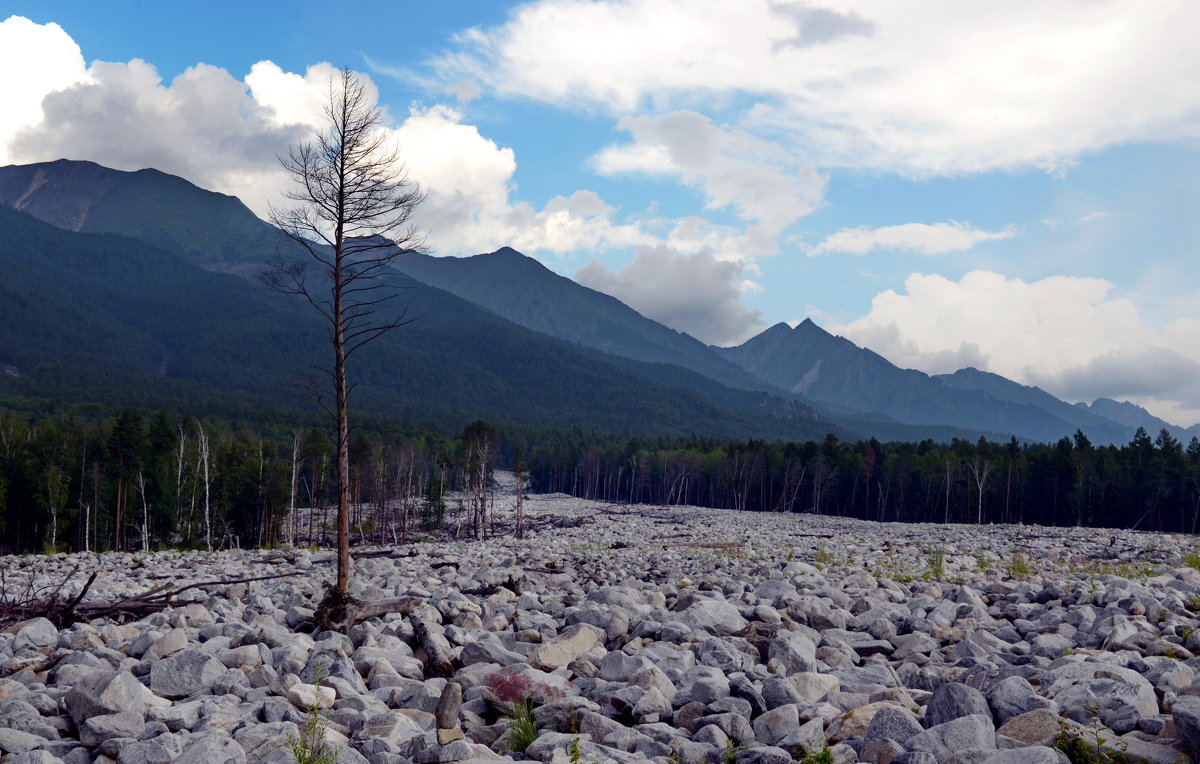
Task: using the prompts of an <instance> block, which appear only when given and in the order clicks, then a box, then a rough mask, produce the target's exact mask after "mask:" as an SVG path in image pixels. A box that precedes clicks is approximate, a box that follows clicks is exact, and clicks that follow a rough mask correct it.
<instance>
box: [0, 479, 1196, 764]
mask: <svg viewBox="0 0 1200 764" xmlns="http://www.w3.org/2000/svg"><path fill="white" fill-rule="evenodd" d="M508 511H509V510H508V509H507V508H504V509H503V510H502V514H506V513H507V512H508ZM528 512H529V524H530V525H529V528H530V530H529V533H528V534H527V537H526V538H525V539H523V540H517V539H515V538H513V537H512V536H511V535H507V534H501V535H497V536H496V537H494V538H490V539H487V540H483V541H475V540H452V539H447V538H432V539H428V540H423V541H418V542H416V543H413V544H411V545H407V546H403V547H395V548H388V549H375V548H371V549H363V550H358V551H361V552H364V553H365V555H364V557H363V558H361V559H358V560H356V561H355V564H354V581H353V585H352V593H353V594H355V595H356V596H357V597H359V598H362V599H364V600H377V599H383V598H393V597H403V596H410V597H416V598H418V601H419V603H420V604H419V605H418V606H417V607H415V608H412V609H409V610H408V611H407V612H405V613H392V614H389V615H386V616H384V617H381V618H372V619H369V620H367V621H363V622H361V623H359V624H358V625H357V626H355V627H354V628H353V629H351V630H350V632H349V634H346V635H342V634H337V633H322V632H314V629H313V624H312V617H313V608H314V607H315V605H316V603H317V602H318V601H319V600H320V599H321V597H322V595H323V587H324V584H325V582H326V581H329V580H331V578H332V576H333V574H334V569H335V566H334V557H333V554H332V553H331V552H328V551H316V552H313V551H309V550H304V549H284V550H252V551H228V552H220V553H214V554H205V553H197V552H186V553H185V552H162V553H153V554H102V555H95V554H92V555H57V556H54V557H42V558H34V557H24V558H16V557H8V558H3V559H0V571H2V572H3V585H4V592H5V593H6V594H7V596H9V597H10V599H11V598H12V597H14V596H16V594H17V593H19V592H20V591H29V590H31V589H30V587H32V590H36V589H44V588H45V587H54V586H57V583H58V582H61V581H62V580H63V578H64V577H65V576H66V574H67V573H69V572H70V571H72V570H76V569H77V568H78V571H79V572H78V573H77V574H76V575H75V576H73V577H72V578H71V579H70V581H69V582H68V583H67V585H66V586H64V587H63V592H62V594H63V595H65V596H70V595H71V594H72V593H73V592H78V591H79V589H80V588H81V587H82V585H83V582H84V580H85V579H86V576H87V574H88V573H89V572H91V571H93V570H94V571H97V572H98V576H97V579H96V582H95V583H94V584H93V586H92V587H91V589H90V590H89V591H88V593H87V599H86V601H88V602H112V601H116V600H119V599H121V598H124V597H130V596H133V595H136V594H139V593H143V592H146V591H148V590H150V589H153V588H154V587H159V586H164V585H174V586H180V585H186V584H190V583H195V582H202V581H213V580H230V579H237V578H252V577H262V576H270V575H276V574H289V575H287V576H286V577H283V578H276V579H270V580H263V581H256V582H251V583H239V584H232V585H223V584H216V585H210V586H204V587H198V588H194V589H190V590H188V591H186V592H184V593H183V594H182V595H180V599H179V601H178V602H177V603H176V606H175V607H174V608H171V609H167V610H163V611H161V612H157V613H153V614H150V615H147V616H145V617H142V618H140V619H138V620H129V619H128V618H126V619H121V620H116V619H95V620H93V621H91V622H80V623H76V624H74V625H72V626H70V627H69V628H66V629H62V630H59V629H57V628H56V627H55V626H54V625H53V624H52V623H51V622H50V621H48V620H46V619H44V618H37V619H32V620H26V621H23V622H19V623H15V624H12V625H10V626H9V627H8V628H7V629H5V630H4V631H3V632H0V677H3V678H0V751H3V752H4V758H3V761H5V762H14V763H20V764H32V763H33V762H38V763H40V764H50V763H51V762H71V763H72V764H75V763H78V764H83V763H84V762H103V763H104V764H108V763H110V762H118V763H120V764H134V763H137V764H142V763H144V762H170V761H174V762H188V763H189V764H213V763H218V764H219V763H221V762H292V761H293V760H294V756H293V752H292V747H293V745H292V743H295V742H296V741H298V740H299V739H300V738H301V737H302V734H303V730H304V728H305V725H306V724H308V725H309V726H310V729H312V728H313V725H314V724H315V729H316V730H317V731H318V733H319V734H320V735H323V738H324V741H325V742H326V744H327V745H328V747H329V750H331V751H332V752H334V753H336V755H337V761H339V762H343V764H354V763H356V762H364V761H366V762H371V764H401V763H405V762H418V763H419V764H430V763H434V762H451V761H485V760H499V759H501V758H510V759H518V760H526V759H532V760H537V761H543V762H556V763H561V764H591V763H592V762H594V763H596V764H609V763H610V762H617V763H619V764H624V763H625V762H635V761H653V762H657V763H658V764H700V763H701V762H707V764H725V763H726V762H728V763H729V764H775V762H781V763H782V762H788V761H803V762H809V763H810V764H817V763H818V762H825V763H828V762H845V763H852V762H872V763H880V764H886V763H887V762H891V763H892V764H934V763H935V762H937V763H941V764H949V763H950V762H955V763H962V764H967V763H968V762H989V763H990V764H1001V763H1009V762H1060V761H1063V762H1065V761H1068V760H1069V759H1068V757H1067V755H1066V754H1065V753H1063V751H1064V750H1065V751H1069V752H1070V753H1071V759H1070V760H1073V761H1116V760H1124V761H1148V762H1155V763H1158V762H1162V763H1163V764H1167V763H1169V762H1186V761H1190V760H1192V759H1191V758H1190V756H1191V755H1194V754H1196V753H1200V674H1198V669H1200V658H1197V657H1196V656H1197V655H1198V654H1200V628H1198V627H1200V570H1198V569H1197V567H1200V555H1198V554H1197V552H1198V551H1200V544H1198V543H1197V539H1194V538H1192V537H1184V536H1165V535H1158V534H1143V533H1136V532H1131V531H1113V530H1103V529H1101V530H1097V529H1082V528H1069V529H1049V528H1041V527H1037V526H1020V525H1014V526H983V527H977V526H964V525H954V526H941V525H901V524H882V523H868V522H862V521H856V520H846V519H840V518H829V517H814V516H811V515H770V514H753V513H739V512H733V511H721V510H708V509H699V508H692V507H670V508H660V507H624V506H611V505H606V504H601V503H598V502H586V501H581V500H577V499H570V498H567V497H563V496H533V497H531V498H530V501H529V502H528ZM367 555H369V556H367ZM72 587H73V588H72ZM438 656H441V657H442V658H443V659H444V660H446V661H448V663H444V664H442V665H441V666H440V669H441V670H440V671H439V666H438V665H437V661H436V658H437V657H438ZM439 673H440V674H449V676H443V675H439ZM316 709H319V710H316ZM522 710H524V711H527V712H530V713H528V714H523V713H521V712H522ZM530 722H532V723H531V724H530ZM1119 757H1124V758H1119Z"/></svg>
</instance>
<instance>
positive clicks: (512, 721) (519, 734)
mask: <svg viewBox="0 0 1200 764" xmlns="http://www.w3.org/2000/svg"><path fill="white" fill-rule="evenodd" d="M504 715H505V716H507V717H508V738H509V741H510V742H511V743H512V749H513V750H514V751H516V752H518V753H525V749H526V748H528V747H529V746H530V744H531V743H533V741H534V740H537V737H538V731H537V725H536V724H534V721H533V701H531V700H530V699H529V698H525V699H524V700H519V701H514V702H512V703H509V704H508V706H507V708H506V709H505V711H504Z"/></svg>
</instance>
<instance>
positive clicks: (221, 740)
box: [174, 663, 246, 764]
mask: <svg viewBox="0 0 1200 764" xmlns="http://www.w3.org/2000/svg"><path fill="white" fill-rule="evenodd" d="M217 665H220V664H219V663H218V664H217ZM174 764H246V752H245V751H244V750H242V747H241V746H240V745H238V744H237V743H235V742H234V741H233V739H232V738H228V737H220V736H217V735H204V736H201V737H199V738H196V739H193V740H192V742H190V743H188V745H186V746H185V747H184V749H183V751H181V752H180V754H179V756H178V757H177V758H176V759H175V762H174Z"/></svg>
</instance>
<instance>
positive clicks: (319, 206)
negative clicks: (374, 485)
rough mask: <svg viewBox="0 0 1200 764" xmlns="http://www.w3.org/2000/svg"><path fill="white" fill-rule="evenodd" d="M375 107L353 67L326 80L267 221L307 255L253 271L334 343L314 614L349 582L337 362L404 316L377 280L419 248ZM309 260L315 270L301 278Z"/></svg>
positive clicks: (411, 192)
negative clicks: (311, 129) (321, 324)
mask: <svg viewBox="0 0 1200 764" xmlns="http://www.w3.org/2000/svg"><path fill="white" fill-rule="evenodd" d="M382 121H383V111H382V109H380V108H379V107H378V106H376V105H375V104H374V103H373V102H372V95H371V92H370V90H369V89H368V88H367V87H366V86H365V84H364V82H363V81H362V79H361V78H360V77H359V75H357V74H355V73H354V72H352V71H350V70H349V69H343V70H342V71H341V73H340V76H338V77H337V78H335V79H333V80H332V81H331V82H330V84H329V95H328V100H327V102H326V104H325V113H324V127H323V129H322V130H321V131H320V132H319V133H318V134H317V136H316V137H315V140H313V141H312V142H308V143H303V144H300V145H298V146H293V147H292V148H291V149H290V150H289V151H288V154H287V156H286V157H280V163H281V164H282V165H283V168H284V170H286V171H287V173H288V174H289V175H291V177H292V180H293V181H294V182H295V190H293V191H292V192H291V193H289V194H288V198H289V199H291V200H292V201H294V202H296V203H297V206H295V207H290V208H287V209H272V211H271V221H272V222H273V223H274V224H275V225H277V226H278V227H279V228H280V230H282V231H283V233H284V234H286V235H287V237H288V238H289V239H290V240H291V241H292V242H293V243H294V244H295V245H298V246H299V248H300V249H302V250H303V251H304V252H305V253H306V255H307V256H302V257H301V258H299V259H288V258H287V257H286V256H285V257H281V258H279V259H278V260H276V261H275V263H274V264H273V265H272V267H271V268H270V269H268V270H267V271H266V272H265V273H264V274H263V276H262V279H263V281H264V282H265V283H266V284H267V285H268V286H271V287H273V288H275V289H277V290H279V291H281V292H284V293H287V294H294V295H299V296H302V297H304V298H305V299H306V300H307V301H308V303H309V305H311V306H312V307H313V308H314V309H315V310H316V311H317V313H319V314H320V315H321V317H322V318H323V319H324V320H325V322H326V324H327V328H328V330H329V339H330V343H331V345H332V350H333V364H332V367H331V368H329V369H328V373H329V380H328V384H326V385H321V386H319V387H318V388H317V392H318V402H319V403H320V405H321V406H322V407H323V408H324V409H325V410H326V411H327V412H328V413H329V414H330V416H331V417H332V419H333V422H334V430H335V432H336V437H335V438H334V442H335V445H336V450H337V458H336V471H337V493H338V499H337V523H338V531H337V547H338V570H337V579H336V583H335V584H334V586H333V587H332V588H331V589H330V591H329V596H327V597H326V599H325V601H324V602H323V603H322V605H321V607H320V608H319V610H320V613H319V614H318V615H319V616H320V617H321V618H324V619H326V621H327V622H332V621H329V620H328V617H329V616H330V615H332V616H333V618H332V620H333V621H341V620H343V619H342V618H341V616H340V615H339V613H341V611H342V610H344V608H345V605H346V603H347V601H348V596H349V595H348V591H349V586H350V419H349V403H348V398H349V387H348V385H347V382H346V364H347V362H348V361H349V359H350V357H351V356H352V355H353V354H354V353H355V352H356V351H358V350H359V349H360V348H362V347H363V346H364V345H366V344H367V343H369V342H371V341H372V340H374V339H377V338H378V337H380V336H381V335H383V334H384V333H386V332H388V331H390V330H392V329H395V328H397V327H399V326H402V325H404V324H406V323H409V322H410V320H411V319H407V318H406V313H405V312H404V311H398V312H393V313H390V314H383V313H381V306H382V305H383V303H385V302H386V301H388V300H389V299H390V298H392V297H393V296H395V290H394V289H388V290H385V289H384V288H385V287H387V286H388V285H387V284H386V282H384V281H383V280H382V278H381V277H382V276H384V275H385V274H386V273H387V272H388V270H389V266H390V265H391V264H392V261H394V260H395V259H396V258H397V257H399V256H400V255H401V254H404V253H405V252H410V251H413V250H419V249H423V248H424V239H423V237H421V236H420V235H419V234H418V233H417V230H416V228H415V227H414V226H412V225H411V224H410V222H409V218H410V217H411V215H412V213H413V211H414V210H415V209H416V208H417V206H418V205H419V204H420V203H421V201H422V200H423V199H424V198H425V197H424V194H422V192H421V191H420V189H418V188H417V187H416V185H415V184H413V183H412V182H411V181H409V180H408V176H407V174H406V173H405V171H404V169H403V166H402V165H401V164H400V162H399V157H398V155H397V152H396V150H395V148H393V147H391V146H390V141H391V137H390V134H389V132H388V131H386V130H384V129H383V128H382ZM308 266H315V267H316V269H317V271H318V272H319V278H318V279H317V280H316V281H310V280H309V276H308Z"/></svg>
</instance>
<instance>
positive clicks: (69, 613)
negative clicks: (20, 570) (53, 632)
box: [0, 565, 96, 628]
mask: <svg viewBox="0 0 1200 764" xmlns="http://www.w3.org/2000/svg"><path fill="white" fill-rule="evenodd" d="M78 572H79V566H78V565H77V566H75V568H74V569H73V570H71V572H70V573H68V574H67V575H66V576H65V577H63V579H62V581H60V582H59V583H58V585H57V586H44V587H36V586H35V585H34V582H35V580H36V572H35V571H30V573H29V577H28V580H27V581H26V582H25V585H24V587H23V588H22V589H21V591H20V592H15V593H12V594H10V593H9V579H8V576H7V573H6V571H3V570H0V627H4V628H6V627H8V626H11V625H12V624H14V623H18V622H20V621H27V620H29V619H31V618H38V617H43V618H48V619H49V620H50V621H51V622H52V623H54V625H55V626H57V627H59V628H62V627H63V625H64V624H70V623H74V621H75V620H76V619H75V613H76V608H78V607H79V603H80V602H82V601H83V598H84V596H85V595H86V594H87V592H88V589H90V588H91V586H92V583H93V582H94V581H95V580H96V572H95V571H93V572H92V575H91V576H89V577H88V580H87V583H85V584H84V585H83V588H82V589H80V590H79V593H78V594H77V595H75V596H74V597H72V598H71V599H70V600H64V599H63V597H62V591H63V587H65V586H66V585H67V582H68V581H70V580H71V579H72V578H74V577H75V574H76V573H78Z"/></svg>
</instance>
